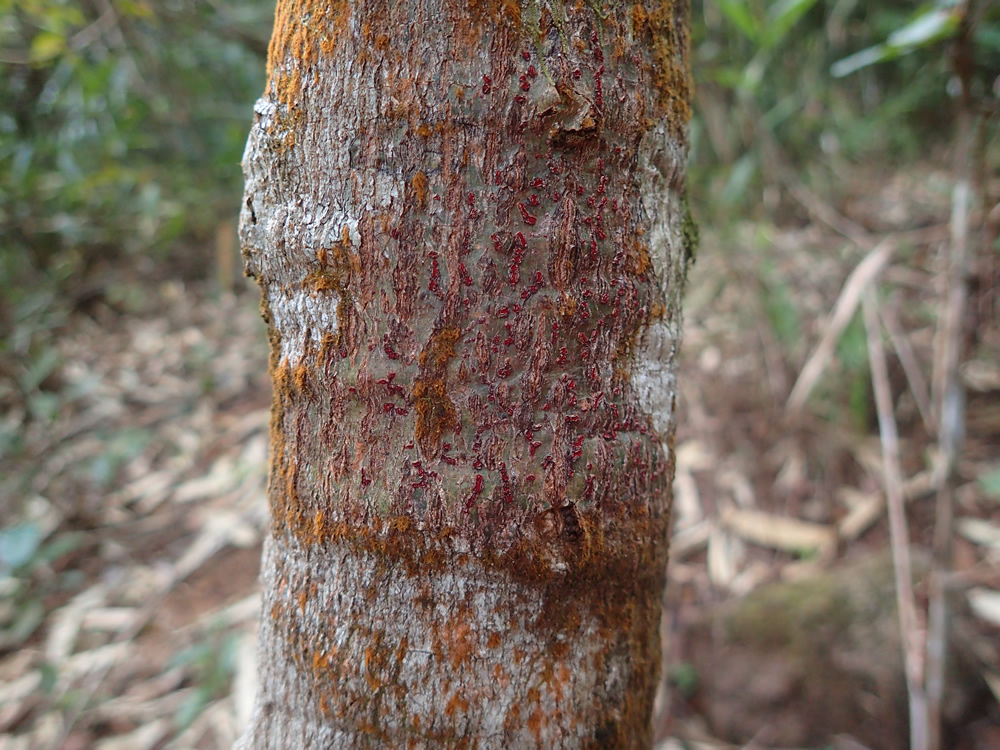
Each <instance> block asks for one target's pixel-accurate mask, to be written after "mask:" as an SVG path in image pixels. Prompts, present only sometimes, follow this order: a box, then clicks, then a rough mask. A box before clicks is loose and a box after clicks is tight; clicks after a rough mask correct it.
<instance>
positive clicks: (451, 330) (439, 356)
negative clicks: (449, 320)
mask: <svg viewBox="0 0 1000 750" xmlns="http://www.w3.org/2000/svg"><path fill="white" fill-rule="evenodd" d="M461 335H462V330H461V329H460V328H459V327H458V326H448V327H446V328H442V329H441V330H440V331H435V332H434V333H433V334H432V335H431V339H430V341H429V342H428V343H427V347H426V348H425V349H424V350H423V351H422V352H421V353H420V364H422V365H425V366H426V365H429V366H431V367H434V368H435V369H438V370H441V369H443V368H444V367H445V366H446V365H447V364H448V361H449V360H450V359H451V358H452V357H454V356H455V344H456V343H458V339H459V337H460V336H461Z"/></svg>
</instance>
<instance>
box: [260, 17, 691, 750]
mask: <svg viewBox="0 0 1000 750" xmlns="http://www.w3.org/2000/svg"><path fill="white" fill-rule="evenodd" d="M686 13H687V9H686V4H685V3H684V2H677V3H673V2H670V1H667V2H663V3H656V2H646V3H645V4H643V3H637V4H634V5H632V4H627V3H608V4H602V3H599V2H596V3H595V2H589V3H583V2H579V3H575V4H566V3H563V2H562V0H459V1H456V0H401V1H398V2H388V0H352V1H351V2H348V1H347V0H326V1H320V0H279V2H278V9H277V14H276V20H275V30H274V36H273V38H272V41H271V47H270V54H269V72H268V76H269V80H268V86H267V90H266V92H265V94H264V96H263V98H262V99H261V100H260V101H259V102H258V103H257V105H256V107H255V122H254V125H253V129H252V131H251V134H250V138H249V142H248V144H247V150H246V155H245V157H244V171H245V175H246V196H245V197H246V200H245V206H244V208H243V211H242V216H241V239H242V244H243V254H244V258H245V261H246V268H247V272H248V274H250V275H252V276H254V277H256V279H257V281H258V282H259V284H260V286H261V289H262V296H263V301H262V311H263V315H264V319H265V321H266V323H267V329H268V336H269V338H270V342H271V370H272V376H273V381H274V401H273V410H272V418H271V465H270V484H269V490H268V492H269V502H270V506H271V530H270V535H269V539H268V541H267V543H266V547H265V555H264V565H263V583H264V607H263V616H262V625H261V633H260V640H261V645H260V662H259V679H260V686H259V694H258V697H257V702H256V706H255V711H254V716H253V720H252V723H251V726H250V727H249V729H248V731H247V734H246V735H245V736H244V737H243V739H242V740H241V746H242V747H247V748H354V747H468V748H512V747H514V748H516V747H553V748H555V747H559V748H576V747H600V748H611V747H622V748H633V747H635V748H638V747H648V746H649V744H650V742H651V739H652V738H651V730H650V714H651V710H652V701H653V696H654V692H655V689H656V686H657V681H658V671H659V661H660V650H659V636H658V626H659V619H660V595H661V592H662V589H663V585H664V577H665V566H666V558H667V526H668V520H669V512H670V484H671V479H672V476H673V457H672V450H671V448H672V438H673V411H674V398H675V387H674V369H675V356H676V352H677V347H678V344H679V340H680V321H681V317H680V316H681V312H680V295H681V292H682V287H683V279H684V276H685V272H686V265H687V263H688V262H689V255H690V252H691V247H692V239H693V234H694V230H693V225H692V224H691V222H690V217H689V216H688V213H687V207H686V201H685V198H684V162H685V156H686V145H685V144H686V141H685V133H686V125H687V119H688V78H689V75H688V69H687V18H686Z"/></svg>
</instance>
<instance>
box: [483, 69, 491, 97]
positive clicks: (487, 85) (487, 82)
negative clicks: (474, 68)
mask: <svg viewBox="0 0 1000 750" xmlns="http://www.w3.org/2000/svg"><path fill="white" fill-rule="evenodd" d="M492 87H493V79H492V78H490V77H489V76H488V75H486V74H485V73H483V94H484V95H486V94H488V93H490V91H491V90H492Z"/></svg>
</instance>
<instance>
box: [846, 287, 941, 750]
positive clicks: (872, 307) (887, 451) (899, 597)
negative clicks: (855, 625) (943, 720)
mask: <svg viewBox="0 0 1000 750" xmlns="http://www.w3.org/2000/svg"><path fill="white" fill-rule="evenodd" d="M862 307H863V309H864V318H865V330H866V332H867V334H868V357H869V360H870V364H871V370H872V387H873V388H874V390H875V406H876V409H877V411H878V424H879V433H880V435H881V437H882V460H883V463H884V466H885V495H886V500H887V504H888V510H889V541H890V545H891V547H892V561H893V569H894V571H895V580H896V605H897V607H898V609H899V629H900V632H901V635H902V641H903V658H904V663H905V667H906V688H907V693H908V694H909V700H910V748H911V750H928V747H927V740H928V733H927V726H928V725H927V719H928V716H927V698H926V693H925V692H924V633H923V629H922V627H921V624H920V618H919V615H918V613H917V606H916V599H915V597H914V595H913V566H912V563H911V561H910V540H909V531H908V530H907V525H906V511H905V509H904V508H903V477H902V473H901V471H900V467H899V434H898V431H897V429H896V417H895V415H894V414H893V407H892V391H891V389H890V386H889V368H888V366H887V365H886V360H885V350H884V349H883V348H882V336H881V330H880V328H879V322H878V309H877V308H878V302H877V301H876V298H875V291H874V289H872V288H871V287H870V286H869V287H867V288H866V289H865V293H864V299H863V305H862Z"/></svg>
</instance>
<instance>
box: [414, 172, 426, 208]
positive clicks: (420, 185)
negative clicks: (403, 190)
mask: <svg viewBox="0 0 1000 750" xmlns="http://www.w3.org/2000/svg"><path fill="white" fill-rule="evenodd" d="M410 188H412V190H413V197H414V198H416V203H417V207H418V208H421V209H423V208H425V207H426V206H427V175H425V174H424V173H423V172H417V173H416V174H415V175H413V178H412V179H411V180H410Z"/></svg>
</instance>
